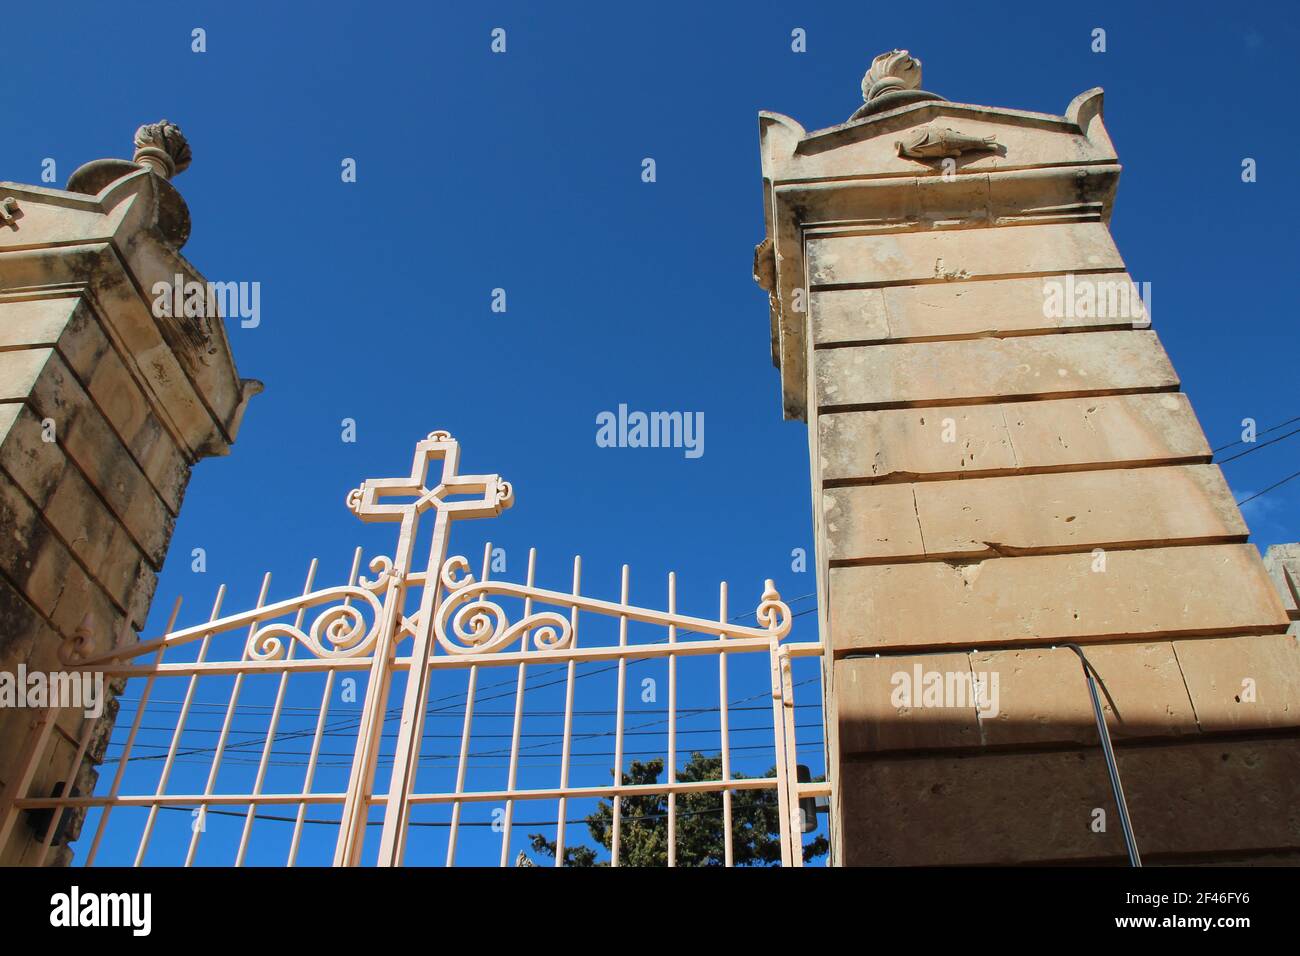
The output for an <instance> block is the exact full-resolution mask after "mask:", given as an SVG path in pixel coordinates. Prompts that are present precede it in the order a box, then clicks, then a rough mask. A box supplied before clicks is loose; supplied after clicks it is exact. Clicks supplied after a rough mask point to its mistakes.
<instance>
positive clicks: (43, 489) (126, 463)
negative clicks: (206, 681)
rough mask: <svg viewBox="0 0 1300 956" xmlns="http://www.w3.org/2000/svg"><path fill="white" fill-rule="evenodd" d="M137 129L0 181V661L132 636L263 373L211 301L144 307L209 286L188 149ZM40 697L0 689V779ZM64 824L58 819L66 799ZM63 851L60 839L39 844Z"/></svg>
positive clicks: (171, 137) (12, 667) (47, 753)
mask: <svg viewBox="0 0 1300 956" xmlns="http://www.w3.org/2000/svg"><path fill="white" fill-rule="evenodd" d="M136 147H137V152H136V154H135V161H134V162H126V161H125V160H98V161H96V162H93V163H89V164H87V165H85V166H83V167H81V168H80V169H78V170H77V171H76V172H75V173H73V175H72V177H71V178H70V180H69V182H68V188H67V189H66V190H58V189H47V188H41V187H38V186H24V185H19V184H15V183H7V182H3V183H0V209H3V211H4V212H3V216H0V671H4V672H8V673H9V674H17V673H18V672H19V670H20V667H21V668H22V669H24V670H25V671H26V672H27V673H28V674H31V673H34V672H41V673H47V674H48V673H50V672H56V671H60V670H64V669H65V668H64V665H63V663H62V659H63V657H66V656H67V647H68V645H69V643H70V642H72V643H75V642H77V641H81V642H89V643H90V644H91V645H93V646H98V647H100V648H102V649H107V648H108V647H109V646H111V645H112V642H116V641H133V640H135V638H136V633H137V632H138V630H139V629H140V628H141V627H143V625H144V621H145V617H146V615H147V613H148V610H149V603H150V600H151V599H152V597H153V592H154V586H155V584H156V580H157V578H156V576H157V573H158V571H159V569H160V568H161V567H162V563H163V558H164V557H165V555H166V552H167V545H168V541H169V539H170V537H171V533H172V528H173V525H174V523H175V520H176V515H177V513H178V512H179V510H180V506H181V497H182V495H183V493H184V490H185V485H186V482H187V481H188V479H189V475H190V469H191V467H193V465H194V463H195V462H197V461H198V460H199V459H200V458H204V457H206V456H209V455H223V454H226V453H227V452H228V451H229V449H230V444H231V442H233V441H234V439H235V433H236V432H237V431H238V429H239V422H240V419H241V417H242V415H243V412H244V407H245V404H246V402H247V400H248V398H249V397H250V396H251V395H252V394H254V393H255V392H257V391H259V390H260V384H259V383H256V382H253V381H250V380H246V379H245V380H241V379H240V378H239V376H238V374H237V373H236V371H235V364H234V360H233V358H232V357H231V354H230V346H229V343H228V342H227V339H226V333H225V329H224V327H223V325H222V320H221V317H220V316H219V315H211V314H202V315H194V314H193V313H194V312H195V311H196V308H193V307H192V308H191V309H189V310H188V311H189V312H190V313H191V315H190V316H189V317H186V316H185V315H183V314H177V312H176V311H175V310H173V309H171V308H167V307H164V308H158V307H156V300H157V299H158V298H159V291H158V290H160V289H162V288H164V287H165V288H167V289H172V288H173V287H174V286H175V285H176V283H177V280H178V278H179V280H180V282H181V283H182V284H184V283H199V284H201V285H202V287H203V288H206V282H205V280H204V279H203V277H202V276H201V275H199V273H198V272H197V271H196V270H195V269H194V267H193V266H192V265H190V263H189V262H187V261H186V260H185V258H184V257H183V256H182V255H181V254H180V248H181V246H183V245H184V243H185V240H186V239H187V238H188V236H189V229H190V220H189V211H188V210H187V209H186V206H185V202H184V201H183V200H182V199H181V197H180V194H179V193H178V192H177V191H176V189H175V188H174V187H173V186H172V185H171V183H170V182H169V179H170V177H171V176H172V175H174V174H175V173H177V172H180V171H183V170H184V169H185V167H186V166H188V165H189V162H190V151H189V147H188V145H187V144H186V143H185V140H184V138H183V137H182V136H181V134H180V130H179V129H178V128H176V127H175V126H173V125H171V124H168V123H167V122H166V121H163V122H162V123H160V124H154V125H150V126H144V127H141V129H140V130H139V131H138V132H137V134H136ZM193 288H195V287H193V286H191V287H190V289H191V290H192V289H193ZM184 291H185V290H184V289H183V290H182V292H184ZM171 301H173V300H172V299H169V300H168V305H170V303H171ZM190 301H191V302H192V303H195V304H196V305H200V306H205V305H206V304H207V303H208V301H209V299H208V297H207V296H203V297H202V302H201V303H200V302H199V298H198V297H192V298H191V300H190ZM184 311H187V310H184V309H182V310H181V312H182V313H183V312H184ZM164 312H165V313H170V315H168V316H164V315H160V314H159V313H164ZM83 649H85V648H83ZM61 651H62V652H63V653H62V654H61ZM116 710H117V706H116V701H115V700H114V701H110V703H109V705H108V707H107V709H106V710H105V713H104V716H103V717H101V718H99V720H98V722H97V724H96V726H95V729H94V736H93V738H92V742H91V745H90V747H89V748H88V753H87V754H86V758H85V760H84V763H83V766H82V767H81V768H80V771H79V773H78V776H77V780H76V784H75V789H76V790H77V791H78V792H79V793H80V794H88V793H90V792H91V790H92V789H93V787H94V783H95V779H96V776H97V772H96V770H95V767H96V765H97V764H98V763H99V762H100V760H101V759H102V756H103V752H104V748H105V746H106V745H107V741H108V736H109V731H110V730H111V728H112V721H113V716H114V714H115V713H116ZM40 716H41V712H40V711H39V710H33V709H31V708H30V707H14V706H7V707H4V708H0V799H2V798H4V797H7V796H9V795H10V794H12V793H13V792H14V788H15V787H17V786H18V785H19V782H20V780H19V778H20V776H21V775H22V773H23V770H24V765H25V764H26V763H27V760H26V757H25V754H26V753H27V751H28V749H29V745H31V744H32V742H33V740H34V738H33V728H34V727H35V726H37V724H38V723H39V717H40ZM86 719H88V718H85V717H84V716H83V712H82V710H80V709H77V708H64V709H61V710H59V711H57V722H56V723H55V725H54V727H53V730H52V732H51V733H50V734H49V736H48V737H47V738H46V741H47V742H46V743H45V745H44V747H43V748H41V752H40V755H39V758H38V760H37V761H36V763H35V764H34V766H35V773H34V776H33V777H32V779H31V781H30V786H29V787H27V788H26V792H27V793H28V794H30V795H41V796H46V795H49V794H50V793H52V792H53V790H54V788H55V787H56V786H59V785H61V784H62V782H63V781H64V779H65V778H66V777H67V775H68V773H69V771H70V770H71V769H72V765H73V762H74V760H75V759H76V755H77V752H78V745H79V741H80V739H81V734H82V732H83V729H85V728H84V723H83V721H84V720H86ZM32 816H33V815H32V814H24V815H23V819H20V820H19V822H18V823H17V824H16V825H14V826H13V827H12V829H11V832H10V834H9V837H8V839H7V840H5V841H3V844H2V845H0V864H4V865H13V864H22V863H30V862H34V860H35V859H36V856H37V853H36V850H37V845H38V843H39V841H38V840H37V839H36V837H35V836H34V832H33V829H32V827H31V826H28V825H26V824H27V823H30V822H31V820H30V818H31V817H32ZM70 824H71V825H70V826H67V827H65V830H64V835H65V836H66V838H67V839H72V838H74V837H75V836H76V832H77V828H78V827H79V825H80V819H79V818H78V819H75V820H72V821H70ZM42 835H43V834H42ZM70 856H71V854H70V852H69V851H68V850H67V848H66V846H63V847H60V848H59V849H58V850H56V851H55V852H52V853H51V854H49V857H48V862H66V861H67V860H68V859H69V858H70Z"/></svg>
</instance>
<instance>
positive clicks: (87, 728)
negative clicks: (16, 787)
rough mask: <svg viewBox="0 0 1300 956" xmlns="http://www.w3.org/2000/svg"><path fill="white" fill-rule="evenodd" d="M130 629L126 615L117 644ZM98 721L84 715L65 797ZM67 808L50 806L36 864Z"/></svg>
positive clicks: (45, 852) (46, 853)
mask: <svg viewBox="0 0 1300 956" xmlns="http://www.w3.org/2000/svg"><path fill="white" fill-rule="evenodd" d="M130 629H131V619H130V617H129V616H128V617H124V618H123V619H122V627H121V630H120V631H119V632H118V640H117V641H116V642H115V646H118V647H121V646H123V639H125V637H126V635H127V634H128V633H130ZM98 722H99V721H98V720H92V719H90V718H89V717H86V716H85V715H84V714H83V716H82V723H81V733H80V734H79V735H78V738H77V755H76V756H75V757H74V758H73V759H72V764H71V766H69V767H68V775H67V776H66V777H64V778H63V789H62V790H61V791H59V792H60V793H61V794H62V795H63V796H64V797H68V796H71V794H72V785H73V784H74V783H75V782H76V779H77V774H78V773H80V772H81V762H82V760H84V759H85V757H86V750H87V749H89V747H90V740H91V738H92V737H93V736H94V735H95V725H96V724H97V723H98ZM67 809H68V808H67V806H66V805H64V804H60V805H58V806H54V807H51V808H50V822H49V824H48V825H47V826H46V827H45V835H44V837H42V838H41V852H40V855H39V856H37V858H36V863H35V864H34V865H35V866H38V867H40V866H44V865H45V860H46V859H47V858H48V857H49V854H50V843H51V842H52V841H53V840H54V833H55V831H56V830H58V828H59V823H60V822H61V821H62V820H63V815H64V814H65V813H66V812H67Z"/></svg>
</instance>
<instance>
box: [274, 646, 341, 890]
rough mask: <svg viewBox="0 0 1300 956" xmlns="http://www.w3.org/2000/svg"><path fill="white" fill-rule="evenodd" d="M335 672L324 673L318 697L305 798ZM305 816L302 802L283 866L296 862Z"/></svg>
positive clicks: (304, 788) (308, 760) (319, 743)
mask: <svg viewBox="0 0 1300 956" xmlns="http://www.w3.org/2000/svg"><path fill="white" fill-rule="evenodd" d="M335 673H336V671H333V670H328V671H326V672H325V688H324V689H323V690H322V691H321V695H320V713H319V716H317V718H316V732H315V734H313V736H312V741H311V756H309V757H308V758H307V772H306V774H305V775H304V777H303V785H302V795H303V796H304V797H305V796H307V795H308V794H310V793H311V791H312V787H313V786H314V785H315V781H316V761H317V759H319V757H320V745H321V738H322V737H323V736H324V734H325V723H326V721H327V720H328V719H329V712H330V695H331V694H332V693H333V691H334V674H335ZM306 816H307V801H306V800H303V801H302V802H301V803H299V804H298V813H297V815H296V816H295V817H294V821H293V839H292V840H290V841H289V859H288V860H287V861H286V862H285V864H284V865H285V866H293V865H294V863H295V862H297V860H298V844H299V842H300V841H301V839H302V824H303V820H304V819H305V818H306Z"/></svg>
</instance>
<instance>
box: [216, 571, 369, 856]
mask: <svg viewBox="0 0 1300 956" xmlns="http://www.w3.org/2000/svg"><path fill="white" fill-rule="evenodd" d="M318 564H319V562H318V560H317V559H316V558H312V559H311V564H310V565H308V567H307V580H306V582H305V583H304V584H303V586H302V593H303V596H304V597H305V596H306V595H308V594H310V593H311V588H312V584H313V583H314V582H315V580H316V567H317V565H318ZM356 568H357V564H356V561H353V564H352V573H353V574H354V575H355V574H356ZM348 583H349V584H351V583H352V582H351V581H350V580H349V581H348ZM343 603H344V604H345V605H346V604H348V603H349V601H347V600H345V601H344V602H343ZM306 612H307V609H306V608H299V609H298V613H297V614H296V615H295V616H294V619H293V626H294V627H296V628H300V627H302V622H303V617H304V616H305V615H306ZM297 647H298V642H297V641H290V642H289V650H288V652H287V653H286V654H285V659H286V660H293V652H294V651H295V650H296V649H297ZM288 689H289V672H288V671H284V672H283V673H281V674H280V683H279V684H278V685H277V687H276V689H275V705H274V706H273V707H272V708H271V721H270V723H269V725H268V726H267V729H266V743H264V744H263V745H262V757H261V759H260V760H259V761H258V763H257V778H256V779H255V780H254V781H253V795H254V796H257V795H258V794H260V793H261V792H262V785H263V783H265V781H266V768H267V766H268V765H269V764H270V761H271V749H272V748H273V747H274V746H275V735H276V733H277V732H278V731H279V729H280V712H281V710H282V709H283V707H284V696H285V693H286V692H287V691H288ZM256 816H257V803H256V801H254V802H251V803H249V805H248V814H247V816H245V817H244V830H243V832H242V833H241V834H240V835H239V849H238V850H237V851H236V853H235V866H237V867H239V866H243V865H244V857H245V855H246V854H247V853H248V838H249V835H250V834H251V833H252V830H253V820H254V819H255V817H256Z"/></svg>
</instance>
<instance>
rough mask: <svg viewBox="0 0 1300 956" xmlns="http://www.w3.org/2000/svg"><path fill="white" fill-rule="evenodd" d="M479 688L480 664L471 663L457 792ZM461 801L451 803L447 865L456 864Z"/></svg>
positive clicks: (466, 760)
mask: <svg viewBox="0 0 1300 956" xmlns="http://www.w3.org/2000/svg"><path fill="white" fill-rule="evenodd" d="M477 690H478V665H477V664H471V665H469V687H468V689H467V690H466V692H465V725H464V726H463V727H462V728H461V731H460V759H459V760H458V761H457V762H456V792H457V793H464V792H465V767H466V765H467V764H468V763H469V742H470V736H471V731H472V728H473V726H474V694H475V692H476V691H477ZM460 807H461V802H460V801H459V800H455V801H453V802H452V805H451V829H450V831H449V832H448V834H447V865H448V866H455V865H456V837H457V836H458V835H459V833H460Z"/></svg>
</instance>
